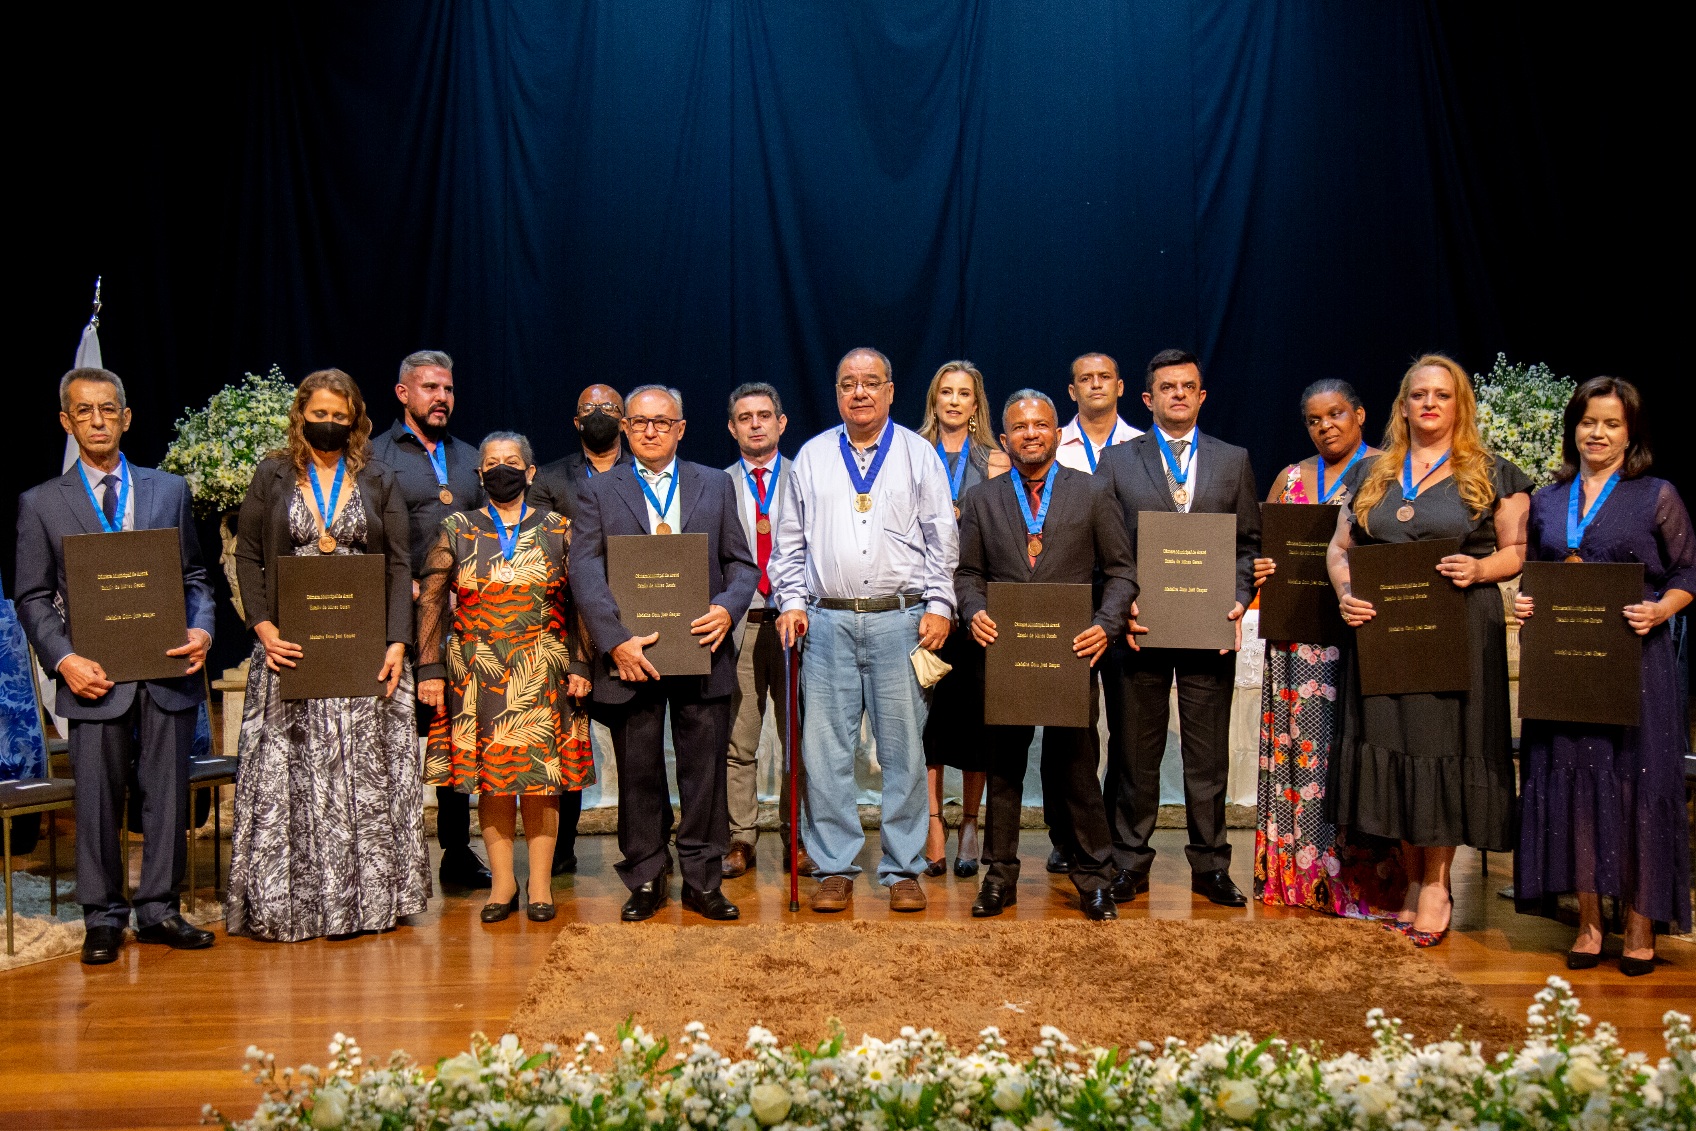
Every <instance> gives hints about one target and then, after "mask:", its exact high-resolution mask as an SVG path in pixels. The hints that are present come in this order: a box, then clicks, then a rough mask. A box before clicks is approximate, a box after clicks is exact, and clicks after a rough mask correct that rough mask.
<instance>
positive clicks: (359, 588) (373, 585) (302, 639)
mask: <svg viewBox="0 0 1696 1131" xmlns="http://www.w3.org/2000/svg"><path fill="white" fill-rule="evenodd" d="M385 580H386V577H385V567H384V557H383V555H382V554H312V555H309V556H307V557H300V558H295V557H289V558H278V559H277V631H278V632H279V633H281V634H282V637H283V639H284V640H287V641H288V642H289V643H291V644H298V645H300V653H301V654H300V658H299V659H298V660H296V661H295V666H294V667H292V668H284V669H282V674H281V678H280V680H279V682H280V684H281V690H282V696H283V698H284V699H363V698H365V697H366V696H370V695H381V694H382V692H383V685H382V684H380V683H378V682H377V673H378V672H379V671H381V670H382V668H383V653H385V652H387V651H388V649H389V617H388V610H389V602H388V590H387V587H386V586H385V584H384V582H385Z"/></svg>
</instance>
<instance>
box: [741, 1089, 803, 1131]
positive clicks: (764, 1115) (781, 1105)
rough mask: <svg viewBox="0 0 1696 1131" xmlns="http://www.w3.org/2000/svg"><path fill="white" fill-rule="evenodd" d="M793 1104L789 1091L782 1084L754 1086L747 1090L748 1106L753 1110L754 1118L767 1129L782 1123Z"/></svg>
mask: <svg viewBox="0 0 1696 1131" xmlns="http://www.w3.org/2000/svg"><path fill="white" fill-rule="evenodd" d="M794 1103H795V1099H794V1097H793V1096H791V1095H790V1094H789V1089H788V1088H785V1087H784V1086H783V1085H782V1084H755V1085H754V1086H753V1087H752V1088H750V1089H749V1090H748V1105H749V1106H750V1107H752V1108H753V1109H754V1118H755V1119H757V1120H759V1121H760V1122H761V1123H763V1124H765V1125H766V1126H767V1127H770V1126H771V1125H772V1124H774V1123H782V1122H783V1119H784V1116H786V1115H788V1114H789V1109H790V1108H791V1107H792V1106H794Z"/></svg>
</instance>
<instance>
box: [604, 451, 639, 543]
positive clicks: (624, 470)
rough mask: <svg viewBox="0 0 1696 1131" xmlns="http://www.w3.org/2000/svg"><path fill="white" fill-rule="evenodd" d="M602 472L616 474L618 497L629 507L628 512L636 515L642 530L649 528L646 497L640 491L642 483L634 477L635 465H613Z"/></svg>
mask: <svg viewBox="0 0 1696 1131" xmlns="http://www.w3.org/2000/svg"><path fill="white" fill-rule="evenodd" d="M604 474H606V475H613V476H617V478H616V479H615V480H614V482H615V483H617V484H618V496H619V498H621V499H623V500H624V503H625V505H626V506H628V507H629V508H630V513H631V514H633V515H635V516H636V525H637V526H639V527H641V528H642V530H643V531H647V530H648V529H649V527H648V497H647V496H646V495H644V494H643V493H642V484H641V483H640V482H638V481H637V479H636V466H635V465H634V464H630V465H628V466H623V467H614V468H613V469H612V470H611V471H607V472H604Z"/></svg>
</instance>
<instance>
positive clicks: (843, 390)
mask: <svg viewBox="0 0 1696 1131" xmlns="http://www.w3.org/2000/svg"><path fill="white" fill-rule="evenodd" d="M887 384H889V382H888V381H885V380H884V379H883V378H882V377H872V378H869V379H863V380H862V379H859V378H855V377H844V378H843V379H842V380H840V381H838V382H837V383H836V391H837V392H838V393H840V394H841V395H842V396H845V397H851V396H853V395H854V390H855V389H864V390H865V391H866V392H868V393H874V394H875V393H877V392H878V391H879V390H881V389H882V388H883V387H884V386H885V385H887Z"/></svg>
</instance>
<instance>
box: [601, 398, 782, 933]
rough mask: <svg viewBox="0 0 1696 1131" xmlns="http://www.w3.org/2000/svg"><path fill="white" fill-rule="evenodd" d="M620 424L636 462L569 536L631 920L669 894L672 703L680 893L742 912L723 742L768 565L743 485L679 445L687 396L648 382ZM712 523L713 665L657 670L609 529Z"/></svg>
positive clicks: (693, 529)
mask: <svg viewBox="0 0 1696 1131" xmlns="http://www.w3.org/2000/svg"><path fill="white" fill-rule="evenodd" d="M626 404H627V405H628V406H629V415H628V417H627V418H626V419H625V421H624V430H625V434H626V436H628V438H629V440H630V449H631V451H632V452H633V453H634V454H635V457H636V463H635V464H633V465H624V466H617V467H613V468H612V469H611V470H610V471H607V472H605V473H604V474H598V475H596V476H595V477H594V478H592V479H589V480H588V481H587V482H586V483H584V484H583V485H582V486H580V487H579V489H578V516H577V528H576V532H575V536H574V537H573V538H572V540H571V565H570V574H571V593H572V596H573V597H575V598H576V600H577V607H578V610H579V612H580V613H581V615H582V617H583V621H584V623H585V624H586V625H587V626H588V628H589V635H590V637H591V642H592V644H593V645H594V653H595V656H594V664H595V674H594V677H593V682H594V695H593V698H594V701H595V702H596V703H597V704H600V705H601V709H602V715H603V717H604V718H605V719H606V722H607V725H608V727H609V728H610V729H611V731H612V743H613V756H614V757H615V758H616V759H617V763H618V847H619V850H620V851H621V852H622V853H623V855H624V859H622V860H621V861H619V864H618V873H619V876H620V877H621V878H622V879H623V880H624V883H625V886H626V887H628V888H629V889H630V898H629V899H628V900H627V901H626V902H625V904H624V909H623V912H622V915H623V918H624V919H625V920H626V921H636V920H640V919H647V918H650V917H652V915H653V914H654V912H655V911H657V910H658V909H659V908H660V906H661V905H662V904H664V903H665V899H666V882H665V861H666V825H667V822H666V820H665V816H664V815H665V814H669V812H670V810H671V800H670V791H669V790H668V789H667V786H666V773H665V738H664V733H663V727H664V725H665V714H666V707H667V706H668V705H669V706H670V708H671V738H672V746H673V748H674V749H675V750H676V753H677V790H678V794H679V797H680V799H681V802H682V814H681V816H680V817H679V819H678V823H677V860H678V867H679V869H680V870H681V871H682V873H683V904H684V906H685V907H688V908H690V909H691V910H694V911H698V912H700V913H701V914H702V915H705V916H706V917H707V918H709V919H735V918H736V917H737V916H738V914H739V912H738V911H737V908H736V905H735V904H733V903H731V902H730V900H728V899H726V898H725V896H724V893H723V892H721V891H720V890H719V885H720V883H721V881H722V879H723V871H722V870H723V863H724V854H725V852H726V851H727V850H728V849H729V847H730V816H729V810H728V808H727V803H726V797H725V748H726V746H727V745H728V743H729V740H730V696H731V692H732V691H734V690H735V687H736V648H735V645H734V643H733V642H731V640H730V639H729V637H730V630H731V627H732V626H733V625H735V623H736V622H737V621H739V620H741V619H742V617H743V616H744V615H745V614H746V613H747V611H748V604H749V602H750V601H752V600H753V596H754V588H755V586H756V585H757V584H758V583H759V579H760V570H759V567H758V566H757V565H755V564H754V559H753V556H752V555H751V554H750V553H749V552H748V541H747V539H746V538H745V537H743V534H742V522H741V520H740V519H739V518H738V517H737V513H736V490H735V485H734V484H732V483H731V481H730V477H729V476H727V475H726V474H725V473H724V472H722V471H720V470H718V469H717V468H709V467H703V466H702V465H700V464H696V463H687V462H685V461H683V460H680V459H678V458H677V445H678V443H679V441H681V440H682V439H683V431H684V427H685V424H684V419H683V397H682V395H681V394H680V393H678V392H677V391H676V390H675V389H668V388H666V387H664V386H662V385H644V386H642V387H641V388H639V389H636V390H634V391H632V392H631V394H630V396H629V398H628V399H627V401H626ZM672 531H678V532H680V533H683V534H705V535H706V536H707V570H708V573H707V587H708V589H709V591H710V592H711V593H712V594H713V595H712V597H711V599H710V604H709V606H708V609H707V611H706V612H705V613H703V614H702V615H701V616H699V617H697V618H695V620H694V621H693V622H692V623H691V624H690V626H689V630H690V632H691V633H693V634H694V635H695V637H696V638H697V639H698V640H699V641H700V643H701V646H702V647H704V648H711V649H712V651H713V658H712V670H711V673H710V674H709V675H706V676H661V675H660V674H659V672H658V671H656V670H655V669H654V666H653V665H652V664H651V663H649V662H648V658H647V656H646V655H644V654H643V649H644V648H645V647H646V646H647V645H649V644H652V643H654V642H655V641H656V640H658V639H659V634H658V633H651V634H649V635H647V636H635V635H633V634H632V633H631V632H630V630H629V629H627V628H625V627H624V625H623V623H622V622H621V621H620V620H619V611H618V603H617V601H615V600H614V598H613V594H612V589H611V588H610V586H609V585H608V584H607V564H606V540H607V538H608V537H609V536H612V535H620V534H634V535H649V534H651V535H654V536H656V537H664V536H666V535H668V534H670V533H671V532H672Z"/></svg>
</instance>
